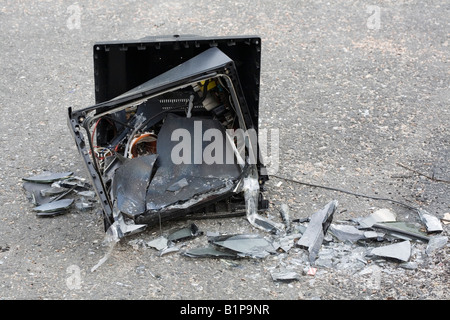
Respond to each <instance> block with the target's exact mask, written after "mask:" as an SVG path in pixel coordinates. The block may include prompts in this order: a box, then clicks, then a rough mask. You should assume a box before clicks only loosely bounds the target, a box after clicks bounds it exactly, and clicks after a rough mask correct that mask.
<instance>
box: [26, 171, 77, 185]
mask: <svg viewBox="0 0 450 320" xmlns="http://www.w3.org/2000/svg"><path fill="white" fill-rule="evenodd" d="M72 174H73V172H57V173H54V172H44V173H42V174H39V175H36V176H31V177H27V178H22V179H23V180H25V181H30V182H36V183H52V182H54V181H57V180H61V179H65V178H68V177H70V176H71V175H72Z"/></svg>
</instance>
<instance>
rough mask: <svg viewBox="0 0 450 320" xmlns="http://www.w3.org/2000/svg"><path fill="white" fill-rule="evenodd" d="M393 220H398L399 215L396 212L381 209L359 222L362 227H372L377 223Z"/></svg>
mask: <svg viewBox="0 0 450 320" xmlns="http://www.w3.org/2000/svg"><path fill="white" fill-rule="evenodd" d="M392 221H397V215H396V214H395V212H393V211H391V210H389V209H379V210H377V211H375V212H374V213H372V214H371V215H370V216H368V217H367V218H363V219H361V220H360V221H359V224H360V226H361V227H362V228H371V227H372V226H373V225H374V224H375V223H378V222H392Z"/></svg>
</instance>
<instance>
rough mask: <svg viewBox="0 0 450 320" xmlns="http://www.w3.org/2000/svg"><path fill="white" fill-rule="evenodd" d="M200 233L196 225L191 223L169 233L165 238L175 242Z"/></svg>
mask: <svg viewBox="0 0 450 320" xmlns="http://www.w3.org/2000/svg"><path fill="white" fill-rule="evenodd" d="M202 234H203V232H201V231H199V229H198V227H197V225H196V224H195V223H192V224H191V225H190V226H189V227H186V228H182V229H180V230H177V231H175V232H173V233H171V234H170V235H169V236H168V237H167V240H169V241H173V242H177V241H181V240H187V239H191V238H194V237H197V236H199V235H202Z"/></svg>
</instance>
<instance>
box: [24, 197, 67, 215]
mask: <svg viewBox="0 0 450 320" xmlns="http://www.w3.org/2000/svg"><path fill="white" fill-rule="evenodd" d="M72 203H73V199H63V200H58V201H54V202H49V203H46V204H43V205H40V206H37V207H35V208H33V210H34V211H36V212H38V213H53V214H56V213H61V212H63V211H64V210H66V209H68V208H69V207H70V206H71V205H72ZM38 215H39V214H38ZM42 215H43V214H41V216H42Z"/></svg>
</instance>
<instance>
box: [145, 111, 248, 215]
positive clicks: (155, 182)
mask: <svg viewBox="0 0 450 320" xmlns="http://www.w3.org/2000/svg"><path fill="white" fill-rule="evenodd" d="M180 130H181V131H180ZM207 130H215V132H216V133H217V137H220V140H215V143H217V144H216V145H217V146H218V148H217V149H216V150H215V152H216V155H217V154H219V155H220V157H217V158H216V159H215V161H214V162H213V163H210V164H208V163H207V160H208V159H206V158H205V157H203V156H204V155H205V153H206V152H205V148H207V147H208V146H209V145H210V143H211V142H208V141H203V138H202V137H203V136H204V134H205V132H206V131H207ZM177 132H181V133H184V134H186V135H185V136H184V138H186V139H188V140H189V141H183V140H181V142H180V141H178V140H176V141H174V140H173V138H172V137H173V136H174V134H176V133H177ZM210 132H211V131H210ZM158 136H159V138H158V145H157V152H158V154H159V158H158V161H157V164H156V166H157V171H156V173H155V175H154V177H153V178H152V181H151V183H150V185H149V187H148V191H147V198H146V201H147V210H148V211H149V212H154V213H156V212H158V211H160V210H161V209H164V211H166V212H167V211H170V210H176V209H177V208H173V209H171V208H170V206H171V205H175V204H182V203H184V202H186V201H188V200H192V199H195V198H198V199H199V201H200V200H201V199H202V197H201V195H203V194H209V193H211V192H215V191H218V190H221V189H224V188H229V186H230V184H233V183H235V182H234V181H236V180H237V179H238V178H239V176H240V173H241V169H240V167H239V166H238V165H237V164H235V163H227V162H226V160H227V159H226V155H227V152H228V154H229V153H230V152H232V151H230V150H232V148H231V146H230V144H229V141H228V140H226V139H225V129H224V127H223V126H222V125H221V124H220V122H219V121H216V120H212V119H200V118H194V117H192V118H184V117H178V116H175V115H172V114H169V115H168V116H167V118H166V120H165V121H164V124H163V127H162V128H161V130H160V132H159V135H158ZM191 137H192V140H191ZM184 138H183V139H184ZM192 149H193V150H192ZM174 150H178V152H181V153H182V157H183V158H182V159H181V160H183V162H181V163H179V162H178V159H180V158H179V157H180V154H179V153H177V152H174ZM199 156H200V157H199ZM207 156H209V155H207ZM187 186H188V187H187ZM175 191H176V192H175Z"/></svg>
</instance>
